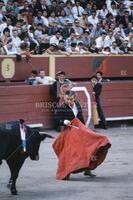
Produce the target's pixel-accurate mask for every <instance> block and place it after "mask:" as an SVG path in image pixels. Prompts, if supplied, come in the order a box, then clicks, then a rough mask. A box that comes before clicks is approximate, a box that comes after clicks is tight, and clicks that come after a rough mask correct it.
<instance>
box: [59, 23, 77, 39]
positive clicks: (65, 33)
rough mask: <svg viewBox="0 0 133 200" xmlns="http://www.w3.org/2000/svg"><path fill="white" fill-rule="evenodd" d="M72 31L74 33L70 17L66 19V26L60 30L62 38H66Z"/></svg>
mask: <svg viewBox="0 0 133 200" xmlns="http://www.w3.org/2000/svg"><path fill="white" fill-rule="evenodd" d="M72 33H75V30H74V28H73V22H72V21H71V20H70V19H67V20H66V26H65V28H63V30H62V36H63V38H64V39H67V38H69V37H70V36H71V34H72Z"/></svg>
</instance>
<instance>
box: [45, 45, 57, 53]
mask: <svg viewBox="0 0 133 200" xmlns="http://www.w3.org/2000/svg"><path fill="white" fill-rule="evenodd" d="M44 54H57V45H56V44H55V43H52V44H50V46H49V48H47V49H46V50H45V52H44Z"/></svg>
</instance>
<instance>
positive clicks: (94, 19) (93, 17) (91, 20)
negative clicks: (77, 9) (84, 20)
mask: <svg viewBox="0 0 133 200" xmlns="http://www.w3.org/2000/svg"><path fill="white" fill-rule="evenodd" d="M98 22H99V19H98V17H97V16H96V12H92V15H90V16H89V17H88V23H89V24H93V27H94V28H95V27H96V25H97V23H98Z"/></svg>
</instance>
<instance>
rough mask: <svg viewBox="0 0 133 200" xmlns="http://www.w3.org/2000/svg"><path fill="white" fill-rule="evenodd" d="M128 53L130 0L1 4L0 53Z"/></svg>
mask: <svg viewBox="0 0 133 200" xmlns="http://www.w3.org/2000/svg"><path fill="white" fill-rule="evenodd" d="M27 52H29V53H30V54H65V55H71V54H90V53H95V54H98V53H102V54H107V55H108V54H129V53H132V52H133V2H132V1H129V0H115V1H111V0H88V1H87V0H25V1H23V0H0V54H1V55H3V54H7V55H11V54H14V55H15V54H20V55H24V54H26V53H27Z"/></svg>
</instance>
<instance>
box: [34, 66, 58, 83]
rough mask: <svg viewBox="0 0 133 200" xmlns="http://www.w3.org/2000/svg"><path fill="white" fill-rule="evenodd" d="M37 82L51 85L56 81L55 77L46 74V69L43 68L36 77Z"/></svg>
mask: <svg viewBox="0 0 133 200" xmlns="http://www.w3.org/2000/svg"><path fill="white" fill-rule="evenodd" d="M36 81H37V84H42V85H51V84H53V83H54V81H55V79H53V78H52V77H50V76H45V71H44V70H43V69H41V70H40V71H39V77H37V78H36Z"/></svg>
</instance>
